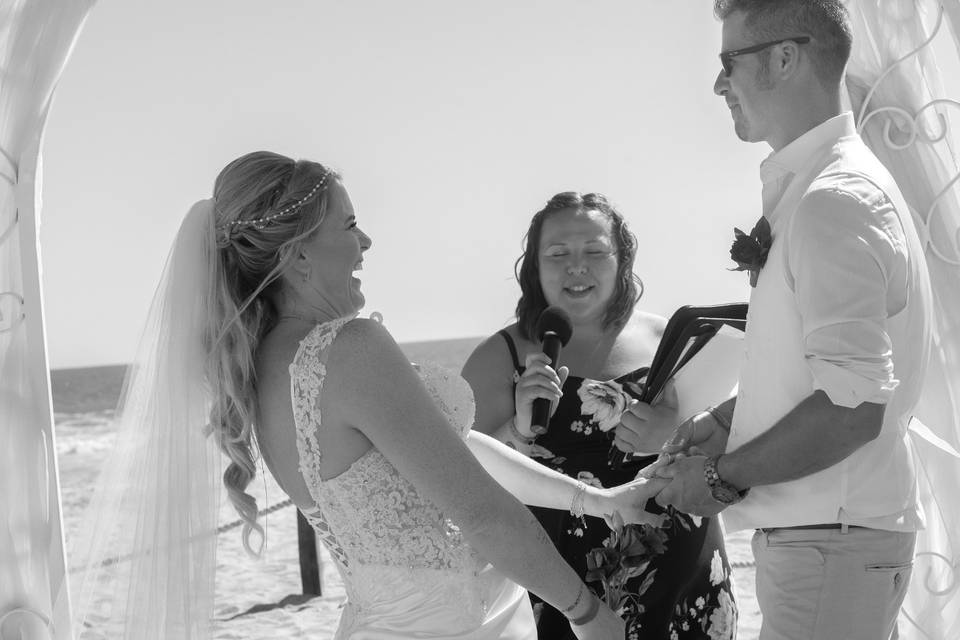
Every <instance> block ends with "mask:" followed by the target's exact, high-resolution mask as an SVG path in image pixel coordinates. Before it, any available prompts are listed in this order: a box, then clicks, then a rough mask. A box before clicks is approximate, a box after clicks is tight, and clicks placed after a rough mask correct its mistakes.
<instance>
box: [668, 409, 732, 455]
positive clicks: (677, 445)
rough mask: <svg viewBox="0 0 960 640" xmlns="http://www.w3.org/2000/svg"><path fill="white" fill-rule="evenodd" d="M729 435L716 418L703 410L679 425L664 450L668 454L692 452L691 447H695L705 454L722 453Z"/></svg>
mask: <svg viewBox="0 0 960 640" xmlns="http://www.w3.org/2000/svg"><path fill="white" fill-rule="evenodd" d="M728 436H729V434H728V433H727V431H726V430H725V429H724V428H723V427H721V426H720V424H719V423H718V422H717V420H716V418H714V417H713V416H712V415H710V414H709V413H708V412H706V411H701V412H700V413H697V414H695V415H694V416H692V417H690V418H688V419H686V420H684V421H683V422H682V423H681V424H680V426H679V427H677V429H676V431H675V432H674V434H673V437H672V438H671V439H670V441H669V442H667V443H666V444H665V445H663V448H662V451H663V452H664V453H668V454H677V453H684V454H690V453H691V448H692V447H695V448H696V449H697V450H698V451H700V452H701V453H702V454H703V455H708V456H715V455H720V454H721V453H723V452H724V451H726V448H727V437H728Z"/></svg>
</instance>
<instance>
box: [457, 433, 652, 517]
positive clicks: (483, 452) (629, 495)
mask: <svg viewBox="0 0 960 640" xmlns="http://www.w3.org/2000/svg"><path fill="white" fill-rule="evenodd" d="M467 445H468V446H469V447H470V451H472V452H473V454H474V455H475V456H476V457H477V460H479V461H480V464H482V465H483V468H484V469H486V471H487V473H489V474H490V475H491V476H493V478H494V479H495V480H496V481H497V482H499V483H500V484H501V485H502V486H503V487H504V488H505V489H506V490H507V491H509V492H510V493H512V494H513V495H514V496H515V497H516V498H517V499H518V500H520V502H523V503H524V504H528V505H533V506H535V507H547V508H549V509H571V507H575V505H574V504H573V501H574V498H575V497H578V498H579V496H577V494H578V492H579V491H581V490H583V491H584V494H583V512H584V513H585V514H586V515H588V516H596V517H598V518H599V517H603V516H604V515H609V514H612V513H613V512H614V511H619V512H620V515H621V516H622V517H623V519H624V522H627V523H630V522H639V523H646V524H654V525H660V524H661V522H662V520H663V516H658V515H654V514H652V513H649V512H647V511H645V510H644V508H643V505H644V503H645V502H646V501H647V500H648V499H650V498H651V497H653V496H654V495H656V494H657V493H659V492H660V490H661V489H663V488H664V487H665V486H666V485H667V481H665V480H662V479H658V478H652V479H647V478H641V479H639V480H635V481H633V482H630V483H628V484H623V485H620V486H618V487H612V488H605V489H598V488H597V487H592V486H587V485H585V486H583V487H581V486H580V485H581V483H580V482H578V481H577V480H574V479H573V478H571V477H569V476H565V475H563V474H562V473H558V472H556V471H554V470H553V469H548V468H547V467H545V466H543V465H542V464H539V463H538V462H534V461H533V460H531V459H530V458H528V457H526V456H525V455H523V454H522V453H519V452H517V451H515V450H514V449H512V448H511V447H508V446H507V445H505V444H503V443H501V442H499V441H497V440H495V439H494V438H491V437H490V436H488V435H485V434H483V433H479V432H477V431H472V432H471V433H470V436H469V437H468V438H467Z"/></svg>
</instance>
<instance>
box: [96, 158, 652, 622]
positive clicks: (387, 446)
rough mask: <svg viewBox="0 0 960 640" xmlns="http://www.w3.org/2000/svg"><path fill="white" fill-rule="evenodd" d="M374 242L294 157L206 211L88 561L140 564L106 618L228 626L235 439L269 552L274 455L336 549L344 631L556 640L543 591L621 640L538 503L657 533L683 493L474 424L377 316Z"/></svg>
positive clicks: (453, 379) (241, 175)
mask: <svg viewBox="0 0 960 640" xmlns="http://www.w3.org/2000/svg"><path fill="white" fill-rule="evenodd" d="M370 244H371V241H370V238H369V237H368V236H367V235H366V234H365V233H363V231H361V230H360V228H359V227H358V226H357V220H356V217H355V215H354V212H353V207H352V204H351V202H350V199H349V197H348V195H347V192H346V190H345V189H344V187H343V184H342V183H341V181H340V179H339V176H338V175H337V174H336V173H334V172H333V171H331V170H330V169H328V168H326V167H324V166H322V165H320V164H317V163H314V162H306V161H294V160H292V159H289V158H286V157H284V156H280V155H277V154H273V153H268V152H255V153H250V154H247V155H245V156H242V157H240V158H238V159H237V160H235V161H233V162H231V163H230V164H229V165H227V167H226V168H225V169H224V170H223V171H222V172H221V173H220V175H219V177H218V178H217V180H216V184H215V187H214V198H213V199H212V200H208V201H203V202H201V203H198V204H197V205H195V206H194V207H193V209H192V210H191V212H190V213H189V214H188V216H187V218H186V220H185V222H184V223H183V226H182V227H181V230H180V233H179V234H178V237H177V240H176V242H175V245H174V248H173V251H172V253H171V258H170V261H169V262H168V264H167V267H166V270H165V274H164V279H163V282H162V283H161V287H160V289H158V293H157V298H156V299H155V302H154V306H153V308H152V311H151V320H150V322H149V323H148V335H147V338H148V339H146V340H145V347H143V349H144V356H143V357H142V358H141V363H142V364H141V366H138V367H137V368H136V371H135V374H134V378H133V381H132V382H131V383H130V385H129V388H128V389H127V391H126V402H125V405H124V409H123V414H122V416H123V417H122V422H123V423H124V424H125V425H126V428H127V429H128V430H129V431H131V432H133V433H135V434H137V435H136V436H134V437H130V438H128V441H129V443H130V444H127V445H125V446H122V447H119V448H118V454H117V456H116V460H115V461H114V462H115V464H113V465H111V469H110V470H109V474H111V475H108V476H107V479H106V481H105V483H106V486H107V487H108V491H107V492H106V496H105V497H103V496H101V497H100V498H99V499H98V503H99V507H96V506H95V507H94V513H95V514H96V516H95V518H96V520H97V526H99V527H104V528H103V529H100V530H97V531H95V532H94V535H93V538H92V540H91V541H89V544H88V546H87V550H86V552H85V556H84V557H85V559H86V560H87V562H88V564H89V566H92V567H102V566H103V565H104V564H107V565H111V566H114V567H119V566H120V565H123V566H124V567H126V568H125V569H123V572H124V576H123V579H121V578H118V577H117V576H116V575H114V576H113V577H112V578H111V581H112V582H114V583H115V582H117V581H118V580H119V581H121V582H122V583H123V585H124V586H123V587H121V588H120V589H119V590H118V591H119V594H118V596H117V598H114V599H112V601H111V602H110V607H111V608H112V611H110V612H109V613H104V612H102V611H101V612H99V615H100V618H98V617H97V616H90V618H91V619H94V620H96V619H103V618H104V617H111V616H112V617H114V618H116V617H120V618H122V619H123V620H125V621H126V622H127V626H126V627H125V634H126V635H129V636H131V637H137V638H146V637H150V638H153V637H157V638H168V637H169V638H174V637H176V638H180V637H188V638H195V637H203V636H204V635H205V634H207V633H208V624H209V616H210V602H211V593H212V585H213V581H212V574H213V567H215V563H214V562H213V561H212V560H211V557H210V556H211V553H210V549H211V547H212V545H210V543H209V538H211V537H212V536H210V535H209V534H210V533H211V532H212V531H213V530H214V528H215V526H216V520H215V518H216V509H215V506H214V505H215V500H214V499H213V498H211V495H212V494H215V493H216V487H215V484H214V483H213V482H211V481H210V478H211V477H212V475H211V473H210V471H209V469H210V467H211V465H210V462H211V459H210V458H209V457H204V453H203V452H204V451H205V450H206V451H209V450H210V446H209V441H210V440H213V441H215V442H216V443H217V444H218V445H219V447H220V449H221V450H222V452H223V453H224V454H225V455H226V457H227V458H229V461H230V462H229V466H228V468H227V469H226V471H225V473H224V474H223V482H224V484H225V485H226V488H227V491H228V495H229V497H230V500H231V502H232V503H233V504H234V505H235V506H236V508H237V510H238V511H239V513H240V514H241V516H242V517H243V519H244V521H245V528H244V534H243V535H244V544H245V546H246V547H247V548H248V549H249V550H252V545H251V544H250V537H251V534H252V533H253V532H254V531H258V530H259V525H258V524H257V522H256V516H257V509H256V503H255V501H254V499H253V497H252V496H250V495H249V494H247V493H246V487H247V486H248V485H249V484H250V482H251V480H252V479H253V477H254V475H255V470H256V464H255V460H256V459H257V453H259V455H260V456H262V458H263V460H264V462H265V463H266V465H267V467H268V468H269V469H270V472H271V473H272V474H273V475H274V477H275V478H276V480H277V482H278V483H279V484H280V486H281V487H282V488H283V490H284V491H285V492H286V493H287V494H288V495H289V496H290V498H291V499H292V500H293V502H294V503H295V504H296V505H297V507H298V508H299V509H300V511H301V512H302V513H303V514H304V516H306V518H307V519H308V520H309V521H310V523H311V524H312V525H313V527H314V529H315V530H316V532H317V535H318V537H320V538H321V539H322V541H323V542H324V544H325V545H326V546H327V548H328V549H329V551H330V555H331V556H332V557H333V558H334V560H335V562H336V564H337V568H338V569H339V571H340V573H341V575H342V577H343V581H344V585H345V587H346V592H347V604H346V606H345V608H344V611H343V615H342V618H341V621H340V626H339V629H338V631H337V635H336V638H338V639H346V638H351V639H354V640H366V639H369V640H374V639H376V640H392V639H399V638H456V639H464V640H466V639H476V640H486V639H490V640H492V639H495V638H503V639H511V640H512V639H517V640H521V639H523V640H535V638H536V628H535V626H534V620H533V615H532V612H531V609H530V605H529V600H528V598H527V597H526V593H525V590H524V587H525V588H526V589H529V590H530V591H533V592H534V593H536V594H537V595H538V596H540V597H541V598H542V599H543V600H545V601H546V602H548V603H550V604H551V605H552V606H554V607H556V608H557V609H559V610H561V611H563V612H564V614H565V615H566V616H567V617H568V618H569V619H570V621H571V625H572V627H573V629H574V631H575V633H576V634H577V637H579V638H590V639H603V640H620V639H621V638H623V633H624V631H623V623H622V621H621V620H620V618H619V617H618V616H617V615H616V614H615V613H614V612H613V611H611V610H610V609H609V608H608V607H607V606H606V605H604V604H603V603H601V602H600V601H599V600H598V599H597V598H596V597H595V596H594V595H593V594H592V593H591V591H590V590H589V589H587V588H586V587H585V585H584V584H583V582H582V581H581V580H580V578H579V577H578V575H577V574H576V573H575V572H574V570H573V569H572V568H570V566H569V565H568V564H567V563H566V562H565V561H564V560H563V559H562V558H561V557H560V555H559V554H558V552H557V551H556V550H555V548H554V546H553V544H552V543H551V542H550V539H549V538H548V537H547V535H546V534H545V532H544V531H543V529H542V528H541V527H540V525H539V524H538V522H537V521H536V519H535V518H534V517H533V516H532V515H531V513H530V512H529V511H528V510H527V509H526V508H525V507H524V506H523V504H522V503H526V504H531V505H537V506H542V507H548V508H554V509H570V510H571V511H572V512H574V513H575V514H583V513H585V514H588V515H594V516H603V515H604V514H611V513H613V512H614V511H619V513H620V514H621V515H622V516H623V517H624V519H625V520H626V521H627V522H655V521H656V517H655V516H653V515H651V514H648V513H646V512H645V511H644V510H643V505H644V503H645V502H646V501H647V499H648V498H650V497H651V496H653V495H655V494H656V493H657V491H658V490H659V489H661V488H662V487H663V486H664V485H665V484H666V482H665V481H663V480H656V479H655V480H647V479H641V480H637V481H635V482H633V483H630V484H627V485H623V486H620V487H616V488H612V489H596V488H593V487H586V488H585V489H584V486H583V485H582V484H581V485H579V487H578V483H577V482H576V481H575V480H573V479H571V478H568V477H566V476H564V475H562V474H559V473H555V472H553V471H551V470H549V469H546V468H545V467H543V466H542V465H538V464H536V463H533V462H531V461H530V460H529V459H528V458H526V457H525V456H523V455H520V454H519V453H517V452H515V451H513V450H511V449H510V448H508V447H506V446H504V445H502V444H501V443H499V442H497V441H495V440H493V439H492V438H489V437H487V436H485V435H483V434H480V433H477V432H473V431H471V430H470V426H471V423H472V419H473V398H472V394H471V392H470V390H469V387H468V386H467V384H466V383H465V382H464V381H463V379H462V378H460V377H459V376H456V375H455V374H451V373H446V372H443V371H440V370H438V369H433V368H430V367H416V366H411V365H410V364H409V363H408V362H407V361H406V360H405V359H404V356H403V354H402V352H401V351H400V349H399V348H398V347H397V345H396V343H395V342H394V340H393V338H392V337H391V336H390V334H389V333H388V332H387V331H386V330H385V329H384V328H383V326H381V325H380V324H379V323H378V322H376V321H374V320H366V319H360V318H357V313H358V310H359V309H360V307H361V306H362V305H363V302H364V299H363V295H362V293H361V292H360V280H358V279H357V278H356V277H354V273H355V272H356V271H357V270H359V269H360V268H361V264H362V260H363V254H364V252H365V251H366V250H367V249H368V248H369V247H370ZM554 384H555V385H556V387H557V388H556V389H554V390H553V391H554V392H555V393H556V395H558V396H559V378H558V379H557V380H556V381H554ZM204 432H207V433H209V434H211V435H212V438H206V439H205V440H204V437H203V433H204ZM214 461H215V460H214ZM214 466H215V465H214ZM511 494H512V495H511ZM514 496H515V497H514ZM131 524H136V526H131ZM118 541H119V542H118ZM121 556H122V559H123V560H124V562H118V561H116V560H117V559H118V558H121ZM111 558H112V559H113V560H114V561H113V562H111V561H110V559H111ZM105 559H106V560H107V562H106V563H104V562H103V560H105ZM98 584H100V581H99V580H97V579H95V578H93V579H91V580H88V581H87V588H85V590H84V591H85V593H86V592H90V591H95V590H96V586H97V585H98ZM84 597H87V598H89V597H90V596H89V595H87V596H84ZM87 604H88V605H90V604H92V605H96V603H94V602H92V601H90V602H87ZM100 604H101V606H102V604H103V603H102V601H100ZM77 608H78V609H80V610H82V609H85V608H88V607H86V606H84V601H83V600H82V601H81V602H80V603H79V606H78V607H77ZM130 621H133V622H130Z"/></svg>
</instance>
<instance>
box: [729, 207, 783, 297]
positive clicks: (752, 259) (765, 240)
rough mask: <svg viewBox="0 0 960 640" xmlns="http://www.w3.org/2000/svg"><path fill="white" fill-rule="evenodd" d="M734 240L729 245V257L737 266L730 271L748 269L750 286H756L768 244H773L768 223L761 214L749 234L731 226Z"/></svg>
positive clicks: (768, 250)
mask: <svg viewBox="0 0 960 640" xmlns="http://www.w3.org/2000/svg"><path fill="white" fill-rule="evenodd" d="M733 235H734V241H733V244H732V245H731V246H730V258H731V259H732V260H733V261H734V262H736V263H737V266H736V267H735V268H733V269H730V271H749V272H750V286H751V287H755V286H757V278H758V277H759V276H760V269H762V268H763V265H764V263H765V262H766V261H767V254H768V253H770V245H771V244H773V236H771V235H770V223H769V222H767V219H766V218H765V217H763V216H760V219H759V220H757V224H755V225H754V226H753V230H752V231H750V235H747V234H745V233H744V232H743V231H741V230H740V229H737V228H736V227H734V228H733Z"/></svg>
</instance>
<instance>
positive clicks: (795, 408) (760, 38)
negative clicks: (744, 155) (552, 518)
mask: <svg viewBox="0 0 960 640" xmlns="http://www.w3.org/2000/svg"><path fill="white" fill-rule="evenodd" d="M714 11H715V13H716V15H717V17H718V18H719V19H720V20H721V21H722V23H723V44H722V47H723V51H722V52H721V54H720V60H721V63H722V67H723V69H722V71H721V72H720V73H719V75H718V76H717V79H716V82H715V84H714V91H715V93H716V94H717V95H719V96H720V97H722V98H724V100H725V101H726V105H727V107H728V108H729V109H730V115H731V117H732V118H733V124H734V130H735V132H736V134H737V136H738V137H739V138H740V139H741V140H743V141H745V142H760V141H763V142H766V143H767V144H769V145H770V146H771V147H772V149H773V153H772V154H771V155H770V156H769V157H768V158H767V159H766V160H765V161H764V162H763V163H762V164H761V167H760V177H761V180H762V182H763V193H762V201H763V217H764V218H765V219H766V221H767V222H768V223H769V225H770V230H771V236H772V244H771V245H770V247H769V253H768V254H767V256H766V259H765V262H763V263H760V264H757V265H756V267H757V268H758V269H759V276H758V278H757V279H756V282H755V288H754V289H752V293H751V298H750V314H749V318H748V323H747V333H746V337H745V359H744V363H743V366H742V369H741V373H740V385H739V395H738V396H737V398H736V399H735V400H731V401H729V402H727V403H725V404H724V405H721V406H720V407H713V408H711V409H710V410H708V411H705V412H704V413H702V414H700V415H698V416H695V417H694V418H693V419H691V420H690V421H688V422H687V423H685V424H684V425H682V426H681V429H680V435H681V437H684V438H686V444H687V445H688V446H689V445H697V447H698V449H699V450H698V449H693V450H690V449H687V450H686V453H687V454H688V455H686V456H678V457H677V459H676V460H675V461H674V462H673V463H672V464H670V465H669V466H667V467H665V468H664V469H663V470H661V475H664V476H666V477H671V478H672V479H673V481H672V482H671V484H670V485H669V486H668V487H667V488H666V489H664V491H663V492H662V493H661V494H660V495H659V496H658V498H657V501H658V502H659V503H661V504H664V505H665V504H673V505H674V506H676V507H677V508H679V509H681V510H683V511H687V512H690V513H695V514H699V515H704V516H708V515H713V514H715V513H718V512H720V511H721V510H724V509H725V511H724V521H725V523H726V525H727V528H728V529H729V530H739V529H748V528H749V529H754V530H755V534H754V536H753V552H754V555H755V557H756V560H757V596H758V601H759V603H760V608H761V611H762V613H763V626H762V629H761V632H760V638H761V640H774V639H777V640H780V639H782V640H799V639H804V640H807V639H810V640H812V639H818V640H835V639H837V638H845V639H861V638H862V639H863V640H868V639H869V640H879V639H886V638H890V637H891V634H892V637H896V617H897V612H898V610H899V608H900V604H901V602H902V600H903V597H904V593H905V591H906V588H907V583H908V582H909V579H910V572H911V565H912V562H913V551H914V543H915V538H916V533H915V532H916V531H917V530H918V529H919V528H921V527H922V526H923V516H922V513H921V509H920V507H919V506H918V503H917V489H916V478H915V473H914V469H913V466H912V462H911V453H910V449H909V445H908V439H907V435H906V429H907V423H908V421H909V419H910V415H911V411H912V410H913V407H914V405H915V404H916V401H917V398H918V396H919V392H920V384H921V382H922V380H923V374H924V371H925V368H926V363H927V359H928V356H929V350H930V327H929V324H928V319H929V317H930V305H931V296H930V288H929V281H928V276H927V268H926V262H925V260H924V254H923V248H922V246H921V244H920V241H919V240H918V237H917V233H916V230H915V229H914V226H913V223H912V221H911V218H910V212H909V210H908V208H907V205H906V203H905V202H904V200H903V196H902V195H901V193H900V191H899V189H898V188H897V185H896V184H895V182H894V181H893V179H892V178H891V177H890V175H889V173H888V172H887V171H886V169H885V168H884V167H883V166H882V165H881V163H880V162H879V160H877V158H876V157H875V156H874V155H873V154H872V153H871V152H870V151H869V149H868V148H867V147H866V146H865V145H864V143H863V141H862V140H861V138H860V136H859V135H858V134H857V131H856V127H855V123H854V119H853V116H852V114H851V113H849V112H846V111H844V110H843V108H842V106H841V104H842V102H841V92H842V86H841V82H842V78H843V74H844V69H845V66H846V62H847V59H848V57H849V55H850V50H851V27H850V22H849V16H848V14H847V11H846V9H845V8H844V5H843V2H842V1H841V0H726V1H723V0H717V1H716V2H715V6H714ZM760 267H762V268H760ZM731 423H732V424H731ZM704 453H705V454H706V455H703V454H704Z"/></svg>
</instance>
